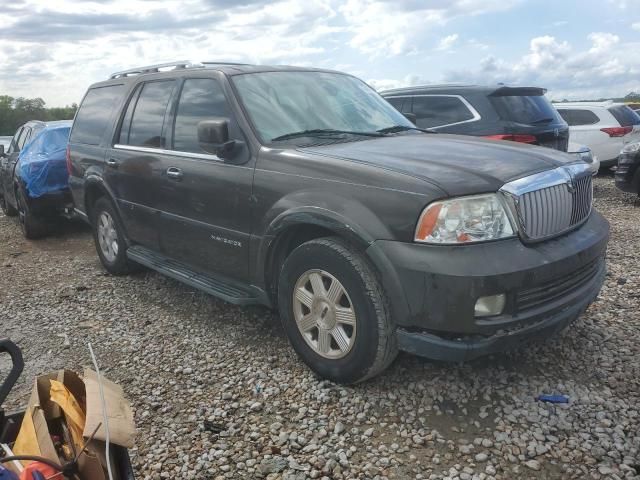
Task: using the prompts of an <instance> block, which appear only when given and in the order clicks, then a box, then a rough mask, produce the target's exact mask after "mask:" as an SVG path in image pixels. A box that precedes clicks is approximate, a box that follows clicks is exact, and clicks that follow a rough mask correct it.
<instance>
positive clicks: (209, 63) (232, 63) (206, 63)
mask: <svg viewBox="0 0 640 480" xmlns="http://www.w3.org/2000/svg"><path fill="white" fill-rule="evenodd" d="M200 63H201V64H202V65H249V64H248V63H238V62H200Z"/></svg>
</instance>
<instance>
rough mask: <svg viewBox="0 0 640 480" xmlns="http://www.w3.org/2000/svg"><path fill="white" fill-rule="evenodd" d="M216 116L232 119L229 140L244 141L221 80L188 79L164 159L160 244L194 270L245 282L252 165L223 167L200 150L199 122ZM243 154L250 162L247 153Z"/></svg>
mask: <svg viewBox="0 0 640 480" xmlns="http://www.w3.org/2000/svg"><path fill="white" fill-rule="evenodd" d="M212 117H225V118H228V119H229V135H230V138H231V139H236V140H244V139H243V136H242V133H241V131H240V128H239V127H238V125H237V123H236V121H235V118H234V115H233V114H232V111H231V109H230V107H229V104H228V102H227V99H226V98H225V94H224V92H223V89H222V85H221V83H220V80H218V79H214V78H187V79H185V80H184V82H183V83H182V85H181V89H180V95H179V98H178V100H177V103H176V104H175V106H174V108H173V111H172V114H171V116H170V121H169V122H168V123H169V124H171V125H172V126H173V128H172V130H171V133H170V136H171V147H170V150H171V152H165V155H163V157H162V161H161V165H162V175H163V178H162V181H161V183H160V191H159V197H158V202H159V203H158V206H159V209H160V210H161V215H162V217H163V228H162V229H161V232H160V241H161V246H162V250H163V252H164V253H165V255H167V256H168V257H171V258H174V259H176V260H180V261H182V262H185V263H187V264H189V265H190V266H192V267H193V268H195V269H198V270H202V271H204V272H208V273H216V274H221V275H224V276H227V277H231V278H234V279H237V280H246V279H247V278H248V256H249V235H250V197H251V186H252V181H253V166H252V163H251V162H247V163H244V164H237V162H236V163H235V164H231V163H225V161H224V160H223V159H221V158H219V157H217V156H216V155H213V154H211V153H208V152H205V151H204V150H203V149H202V148H200V145H199V143H198V133H197V132H198V123H199V122H200V121H202V120H207V119H210V118H212ZM246 148H247V147H244V149H246ZM241 155H244V157H245V159H247V160H248V159H249V152H248V150H245V151H243V152H241Z"/></svg>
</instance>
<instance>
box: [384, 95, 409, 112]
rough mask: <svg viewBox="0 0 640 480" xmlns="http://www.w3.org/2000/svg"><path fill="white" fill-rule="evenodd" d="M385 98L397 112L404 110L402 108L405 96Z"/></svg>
mask: <svg viewBox="0 0 640 480" xmlns="http://www.w3.org/2000/svg"><path fill="white" fill-rule="evenodd" d="M385 100H386V101H387V102H389V103H390V104H391V105H393V107H394V108H395V109H396V110H398V111H399V112H404V111H405V110H403V108H404V104H405V100H406V97H388V98H385Z"/></svg>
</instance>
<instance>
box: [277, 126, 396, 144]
mask: <svg viewBox="0 0 640 480" xmlns="http://www.w3.org/2000/svg"><path fill="white" fill-rule="evenodd" d="M338 134H347V135H362V136H365V137H383V136H384V133H381V132H352V131H349V130H334V129H332V128H315V129H312V130H302V131H300V132H291V133H285V134H284V135H280V136H279V137H275V138H272V139H271V141H272V142H278V141H280V140H289V139H290V138H298V137H322V136H325V135H338Z"/></svg>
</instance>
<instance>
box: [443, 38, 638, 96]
mask: <svg viewBox="0 0 640 480" xmlns="http://www.w3.org/2000/svg"><path fill="white" fill-rule="evenodd" d="M587 38H588V40H589V41H590V45H588V46H587V48H586V49H583V50H581V51H576V49H575V48H573V47H572V45H570V44H569V43H568V42H566V41H559V40H557V39H556V38H555V37H552V36H542V37H536V38H533V39H532V40H531V41H530V43H529V51H528V52H526V53H525V54H524V55H522V56H521V59H520V60H519V61H517V62H515V63H514V62H509V61H507V60H505V59H501V58H498V57H496V56H494V55H488V56H486V57H484V58H483V59H482V60H480V62H479V63H478V66H477V67H476V68H467V69H458V70H449V71H447V72H446V73H445V75H444V80H445V81H450V82H466V83H479V84H495V83H499V82H503V83H508V84H519V85H536V86H541V87H546V88H548V89H549V90H550V93H551V94H552V95H553V96H554V97H557V98H565V97H566V98H598V97H615V96H619V95H624V94H626V93H628V92H629V91H632V90H635V91H637V90H639V89H640V58H638V57H637V55H635V54H634V53H633V52H637V51H639V50H640V42H626V43H625V42H621V40H620V37H619V36H618V35H615V34H612V33H607V32H593V33H591V34H589V35H588V37H587Z"/></svg>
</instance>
